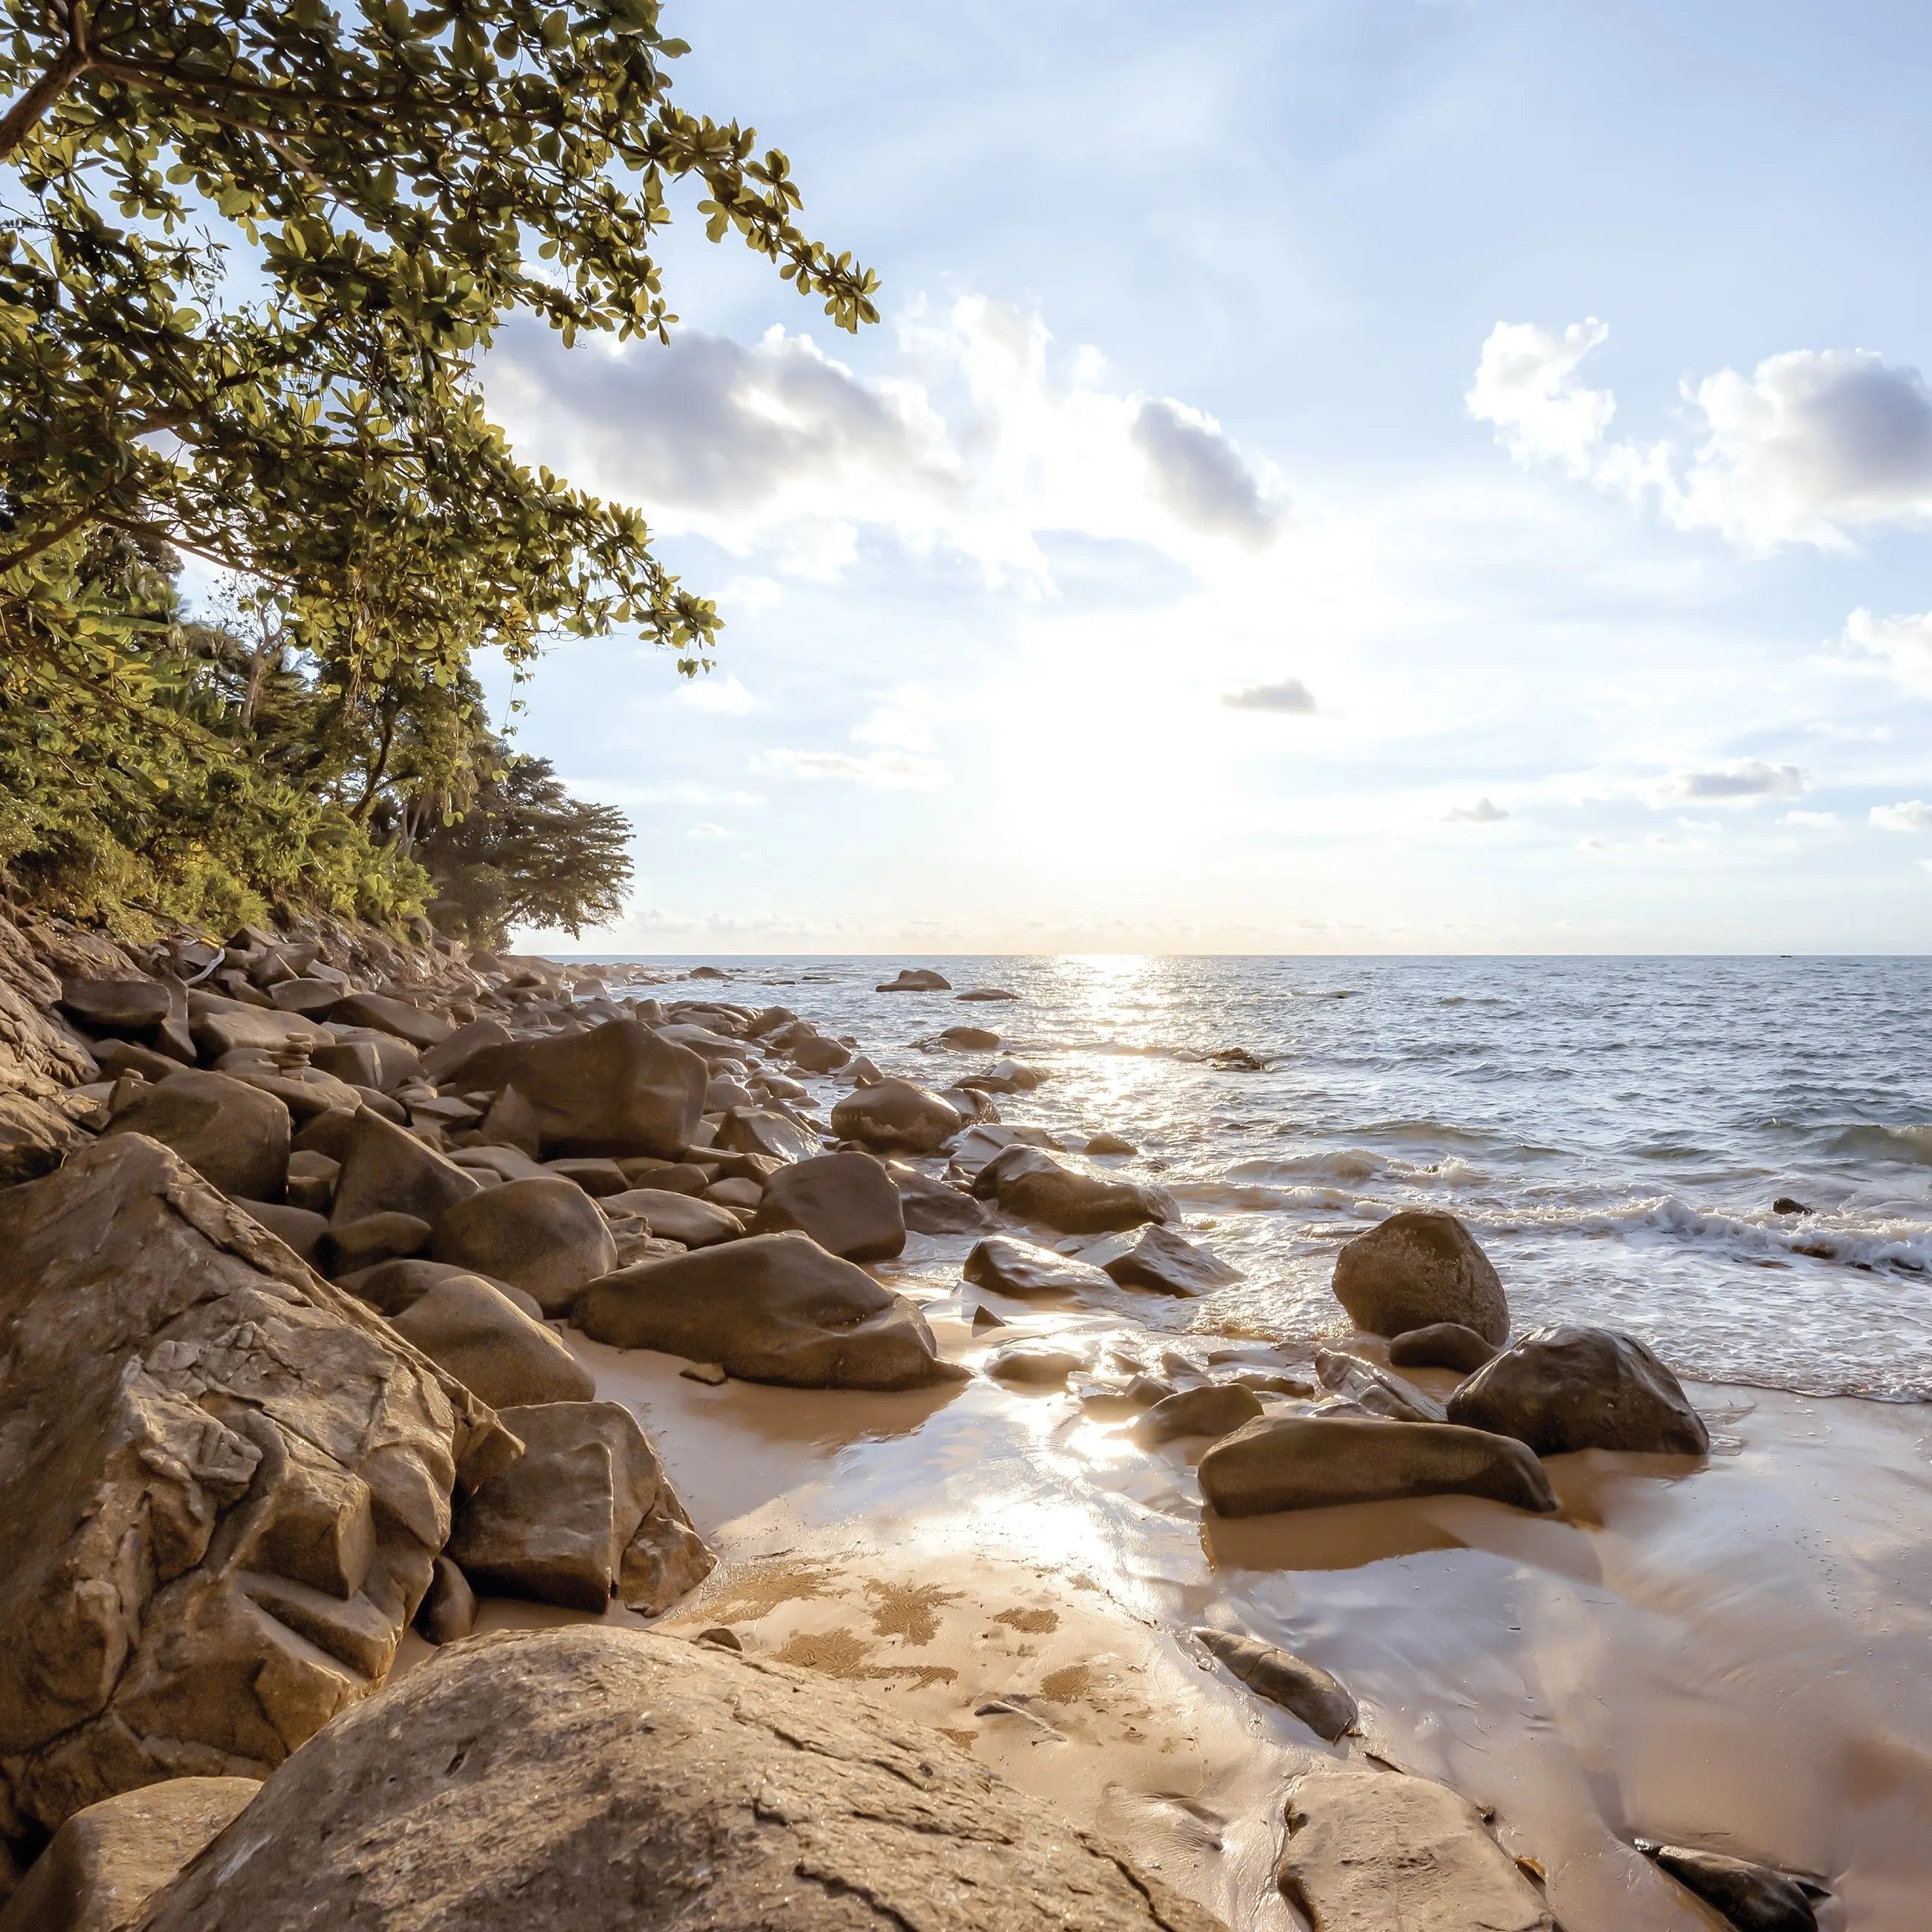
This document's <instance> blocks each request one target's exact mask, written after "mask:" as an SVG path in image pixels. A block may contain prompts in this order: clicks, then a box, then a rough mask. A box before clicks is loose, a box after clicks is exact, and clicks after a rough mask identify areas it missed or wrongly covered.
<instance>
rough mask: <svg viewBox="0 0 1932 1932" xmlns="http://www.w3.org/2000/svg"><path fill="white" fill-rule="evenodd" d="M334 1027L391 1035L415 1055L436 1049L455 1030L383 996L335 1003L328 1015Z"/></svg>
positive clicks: (360, 996)
mask: <svg viewBox="0 0 1932 1932" xmlns="http://www.w3.org/2000/svg"><path fill="white" fill-rule="evenodd" d="M329 1018H330V1019H332V1020H333V1021H335V1023H336V1025H338V1026H354V1027H368V1028H371V1030H372V1031H374V1032H377V1033H386V1034H394V1035H395V1037H396V1038H397V1039H398V1040H407V1041H408V1042H409V1043H410V1046H413V1047H415V1048H416V1049H417V1051H418V1052H422V1051H424V1050H425V1049H428V1048H430V1047H432V1046H441V1045H442V1044H443V1042H444V1041H445V1040H447V1039H449V1037H450V1035H451V1034H453V1033H454V1032H455V1031H456V1028H455V1027H454V1026H453V1025H452V1024H451V1023H450V1022H449V1021H448V1020H446V1019H444V1018H443V1016H442V1015H441V1014H440V1013H425V1011H424V1010H423V1009H422V1007H413V1006H411V1005H410V1003H409V1002H408V1001H407V1000H392V999H391V998H389V995H387V994H386V993H351V994H350V996H349V997H348V998H347V999H346V1000H339V1001H338V1002H337V1003H336V1006H335V1010H334V1012H332V1013H331V1014H330V1015H329Z"/></svg>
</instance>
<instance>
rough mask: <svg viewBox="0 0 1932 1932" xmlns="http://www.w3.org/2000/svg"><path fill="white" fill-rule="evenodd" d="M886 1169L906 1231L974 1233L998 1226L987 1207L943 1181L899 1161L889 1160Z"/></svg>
mask: <svg viewBox="0 0 1932 1932" xmlns="http://www.w3.org/2000/svg"><path fill="white" fill-rule="evenodd" d="M886 1172H888V1173H889V1174H890V1175H891V1176H892V1185H893V1186H894V1187H895V1188H897V1189H898V1195H899V1211H900V1212H901V1214H903V1215H904V1217H905V1224H906V1229H907V1232H908V1233H910V1234H914V1235H977V1234H979V1233H980V1232H983V1230H984V1229H988V1228H995V1227H998V1226H999V1223H998V1220H996V1219H995V1217H994V1215H993V1213H992V1210H991V1209H990V1208H986V1207H984V1206H983V1205H981V1204H980V1202H977V1201H975V1200H974V1199H973V1197H972V1196H971V1195H970V1194H968V1193H965V1192H963V1191H962V1190H960V1189H959V1188H957V1187H953V1186H951V1185H950V1184H948V1183H947V1182H946V1181H935V1179H934V1178H932V1175H929V1174H921V1173H920V1172H919V1170H918V1169H916V1168H911V1167H906V1166H901V1164H900V1163H898V1162H893V1163H890V1164H889V1166H888V1167H887V1169H886Z"/></svg>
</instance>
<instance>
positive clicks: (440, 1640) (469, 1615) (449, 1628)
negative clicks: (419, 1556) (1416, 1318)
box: [416, 1556, 476, 1645]
mask: <svg viewBox="0 0 1932 1932" xmlns="http://www.w3.org/2000/svg"><path fill="white" fill-rule="evenodd" d="M475 1628H476V1592H475V1591H474V1590H472V1589H470V1587H469V1578H468V1577H466V1576H464V1575H463V1572H462V1571H461V1570H460V1568H458V1566H457V1565H455V1563H453V1562H451V1560H450V1559H449V1558H448V1557H447V1556H439V1557H438V1558H437V1559H436V1568H435V1569H434V1571H433V1572H432V1573H431V1577H430V1580H429V1588H428V1589H427V1590H425V1592H423V1600H422V1602H421V1603H420V1604H418V1605H417V1606H416V1631H417V1633H418V1634H419V1635H420V1636H421V1637H423V1638H425V1640H427V1641H428V1642H429V1643H434V1644H439V1645H440V1644H446V1643H460V1641H461V1640H463V1638H464V1637H467V1636H468V1635H469V1634H470V1632H471V1631H473V1630H474V1629H475Z"/></svg>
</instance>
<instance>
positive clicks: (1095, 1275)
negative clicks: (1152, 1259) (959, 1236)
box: [964, 1235, 1113, 1296]
mask: <svg viewBox="0 0 1932 1932" xmlns="http://www.w3.org/2000/svg"><path fill="white" fill-rule="evenodd" d="M964 1274H965V1279H966V1280H968V1281H969V1282H971V1283H972V1284H973V1286H974V1287H975V1288H990V1289H994V1290H995V1291H996V1292H998V1293H999V1294H1001V1295H1016V1296H1026V1295H1082V1294H1086V1295H1091V1294H1094V1293H1095V1292H1105V1291H1106V1289H1108V1288H1109V1287H1111V1286H1112V1283H1113V1277H1112V1276H1111V1275H1109V1274H1106V1273H1105V1272H1104V1271H1102V1270H1101V1269H1100V1268H1096V1267H1095V1266H1094V1265H1093V1263H1092V1262H1083V1261H1082V1260H1080V1259H1078V1258H1077V1257H1076V1256H1071V1255H1062V1254H1056V1253H1055V1252H1054V1250H1052V1249H1051V1248H1043V1247H1040V1246H1038V1245H1037V1244H1036V1243H1034V1242H1032V1241H1020V1240H1019V1239H1018V1238H1016V1237H1015V1236H1013V1235H989V1236H988V1237H987V1238H986V1240H984V1241H979V1242H976V1243H975V1244H974V1248H973V1252H972V1253H971V1254H969V1255H968V1256H967V1257H966V1265H965V1270H964Z"/></svg>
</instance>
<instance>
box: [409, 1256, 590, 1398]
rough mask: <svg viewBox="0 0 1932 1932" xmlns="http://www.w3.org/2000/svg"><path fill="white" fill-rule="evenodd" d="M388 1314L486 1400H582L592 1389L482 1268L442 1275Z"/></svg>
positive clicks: (567, 1355)
mask: <svg viewBox="0 0 1932 1932" xmlns="http://www.w3.org/2000/svg"><path fill="white" fill-rule="evenodd" d="M390 1321H391V1323H392V1325H393V1326H394V1328H395V1331H396V1333H397V1334H399V1335H401V1337H404V1340H407V1341H409V1342H411V1343H414V1344H415V1345H416V1347H417V1348H419V1349H421V1350H422V1352H423V1353H424V1354H425V1355H427V1356H428V1358H430V1360H431V1361H433V1362H434V1363H435V1364H437V1366H438V1367H441V1368H444V1369H447V1370H449V1373H451V1374H452V1376H455V1378H456V1379H457V1380H458V1382H460V1383H461V1384H462V1385H463V1387H464V1388H466V1389H468V1390H469V1391H471V1392H472V1394H474V1395H475V1396H476V1397H478V1400H481V1401H483V1402H487V1403H488V1404H489V1405H490V1407H491V1408H492V1409H512V1408H517V1407H520V1406H524V1405H526V1404H529V1403H544V1402H588V1401H589V1400H590V1399H591V1398H592V1397H593V1396H595V1394H596V1393H597V1381H596V1378H595V1376H592V1374H591V1373H590V1371H589V1370H588V1369H586V1367H584V1366H583V1364H582V1363H581V1362H580V1361H578V1360H577V1358H576V1357H575V1356H574V1355H572V1354H571V1352H570V1351H569V1350H568V1349H566V1348H565V1346H563V1344H562V1343H561V1342H559V1340H557V1339H556V1337H555V1336H554V1335H553V1334H551V1333H550V1331H549V1330H548V1329H547V1328H545V1327H544V1325H543V1324H542V1323H541V1322H536V1321H532V1319H530V1317H529V1316H527V1315H526V1314H525V1313H523V1310H521V1309H520V1308H519V1307H517V1304H515V1303H514V1301H511V1300H510V1298H508V1296H507V1295H505V1294H504V1293H503V1292H502V1290H501V1289H496V1288H493V1287H492V1286H490V1283H488V1282H487V1281H485V1280H483V1279H482V1278H481V1276H478V1275H473V1274H459V1275H449V1276H446V1277H444V1278H443V1280H440V1281H439V1282H437V1283H435V1284H434V1286H432V1287H431V1288H430V1289H428V1292H425V1294H423V1295H419V1296H418V1297H417V1298H416V1300H415V1301H413V1302H412V1303H411V1304H410V1306H409V1307H407V1308H406V1309H404V1310H403V1311H402V1312H401V1313H400V1314H398V1315H395V1316H391V1317H390Z"/></svg>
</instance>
